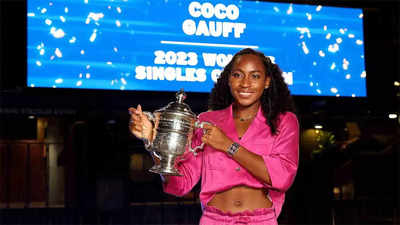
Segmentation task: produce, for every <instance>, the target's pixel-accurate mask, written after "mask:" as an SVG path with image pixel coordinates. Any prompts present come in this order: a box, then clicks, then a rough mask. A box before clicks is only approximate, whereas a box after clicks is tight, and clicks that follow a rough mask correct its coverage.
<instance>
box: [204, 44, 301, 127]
mask: <svg viewBox="0 0 400 225" xmlns="http://www.w3.org/2000/svg"><path fill="white" fill-rule="evenodd" d="M246 54H251V55H256V56H258V57H260V59H261V61H262V62H263V64H264V66H265V71H266V76H269V77H270V79H271V81H270V85H269V87H268V88H267V89H265V90H264V92H263V94H262V96H261V109H262V112H263V114H264V117H265V118H266V123H267V124H268V125H269V127H270V129H271V133H273V134H277V126H278V122H279V121H278V119H279V114H281V113H284V112H288V111H290V112H293V113H294V112H295V107H294V102H293V99H292V96H291V95H290V91H289V88H288V86H287V84H286V83H285V82H284V79H283V77H282V71H281V69H280V68H279V66H278V65H277V64H273V63H272V62H271V60H270V59H269V58H268V57H267V56H265V55H264V54H263V53H262V52H259V51H256V50H253V49H251V48H246V49H242V50H241V51H239V52H238V53H236V54H235V55H234V56H233V58H232V60H231V61H230V62H229V63H228V64H227V65H226V66H225V68H224V70H223V71H222V73H221V75H220V77H219V78H218V80H217V83H215V85H214V87H213V89H212V90H211V94H210V97H209V100H208V108H209V109H210V110H219V109H224V108H226V107H228V106H229V105H231V104H232V103H233V101H234V99H233V96H232V94H231V91H230V88H229V76H230V74H231V70H232V67H233V65H234V63H235V62H236V60H237V59H238V58H239V57H240V56H242V55H246Z"/></svg>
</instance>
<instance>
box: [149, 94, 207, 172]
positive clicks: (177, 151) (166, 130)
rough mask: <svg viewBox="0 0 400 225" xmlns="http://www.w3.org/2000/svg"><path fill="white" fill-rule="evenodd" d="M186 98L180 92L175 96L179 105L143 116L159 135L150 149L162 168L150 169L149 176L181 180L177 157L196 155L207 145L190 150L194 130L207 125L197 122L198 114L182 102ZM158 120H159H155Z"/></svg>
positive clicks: (174, 103)
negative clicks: (150, 173) (150, 174)
mask: <svg viewBox="0 0 400 225" xmlns="http://www.w3.org/2000/svg"><path fill="white" fill-rule="evenodd" d="M185 98H186V94H185V92H184V91H183V89H181V90H180V91H179V92H177V93H176V101H175V102H170V103H169V104H168V105H167V106H165V107H163V108H161V109H158V110H156V111H155V112H154V113H150V112H144V113H145V115H146V116H147V117H148V118H149V119H150V120H151V121H153V122H154V125H155V129H156V135H155V137H154V138H153V141H152V142H150V143H149V144H150V146H149V148H148V150H149V151H151V152H153V153H154V155H155V156H156V157H157V158H159V159H160V164H158V165H154V166H153V167H152V168H150V170H149V171H150V172H153V173H158V174H162V175H171V176H182V175H181V174H180V173H179V171H178V170H177V169H176V168H175V166H174V165H175V160H176V158H177V157H179V156H181V155H183V153H185V150H186V148H188V149H189V151H191V152H193V154H195V155H196V154H197V152H196V151H197V150H198V149H201V148H203V146H204V143H202V144H201V145H199V146H196V147H195V148H192V147H191V137H192V135H193V132H194V129H195V128H202V127H203V124H204V123H207V122H201V123H200V122H199V121H198V120H197V116H196V114H194V113H193V112H192V110H191V109H190V107H189V106H188V105H187V104H186V103H184V102H183V100H185ZM155 118H157V119H155Z"/></svg>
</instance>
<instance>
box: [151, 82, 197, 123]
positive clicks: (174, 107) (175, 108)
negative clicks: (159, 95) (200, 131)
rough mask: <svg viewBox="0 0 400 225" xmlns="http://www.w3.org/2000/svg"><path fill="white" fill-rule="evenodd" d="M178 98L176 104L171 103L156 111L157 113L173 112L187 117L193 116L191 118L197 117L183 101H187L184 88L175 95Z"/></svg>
mask: <svg viewBox="0 0 400 225" xmlns="http://www.w3.org/2000/svg"><path fill="white" fill-rule="evenodd" d="M175 97H176V101H175V102H170V103H169V104H168V105H167V106H165V107H163V108H161V109H159V110H156V112H160V113H163V112H172V113H175V112H177V113H183V114H185V115H188V116H191V117H195V116H196V114H195V113H193V112H192V110H191V109H190V107H189V105H187V104H186V103H184V102H183V101H184V100H185V99H186V93H185V92H184V91H183V88H181V90H180V91H178V92H177V93H176V94H175Z"/></svg>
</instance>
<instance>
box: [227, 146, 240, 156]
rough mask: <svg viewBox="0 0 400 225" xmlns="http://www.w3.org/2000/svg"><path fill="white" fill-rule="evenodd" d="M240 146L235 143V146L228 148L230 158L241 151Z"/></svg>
mask: <svg viewBox="0 0 400 225" xmlns="http://www.w3.org/2000/svg"><path fill="white" fill-rule="evenodd" d="M239 147H240V145H239V144H238V143H236V142H233V144H232V145H231V146H230V147H229V148H228V151H227V152H226V154H228V156H229V157H231V158H232V157H233V155H234V154H235V153H236V152H237V151H238V150H239Z"/></svg>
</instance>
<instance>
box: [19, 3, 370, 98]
mask: <svg viewBox="0 0 400 225" xmlns="http://www.w3.org/2000/svg"><path fill="white" fill-rule="evenodd" d="M362 17H363V14H362V10H361V9H357V8H341V7H328V6H320V5H301V4H290V3H272V2H260V1H186V0H163V1H150V0H149V1H141V0H50V1H49V0H27V24H28V26H27V45H28V46H27V56H28V59H27V63H28V66H27V71H28V74H27V85H28V86H29V87H53V88H82V89H115V90H138V91H177V90H179V89H181V88H183V89H184V90H185V91H187V92H209V91H210V90H211V88H212V87H213V85H214V82H215V81H216V80H217V78H218V76H219V74H220V72H221V71H222V69H223V67H224V66H225V65H226V64H227V63H228V62H229V60H230V59H231V58H232V56H233V55H234V54H235V53H236V52H237V51H239V50H240V49H243V48H246V47H250V48H254V49H256V50H258V51H261V52H263V53H264V54H266V55H267V56H269V57H270V58H271V59H272V61H273V62H275V63H277V64H278V65H279V66H280V67H281V69H282V70H283V72H284V78H285V81H286V83H287V84H288V85H289V88H290V90H291V92H292V94H293V95H319V96H351V97H365V96H366V72H365V64H364V40H363V18H362Z"/></svg>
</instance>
